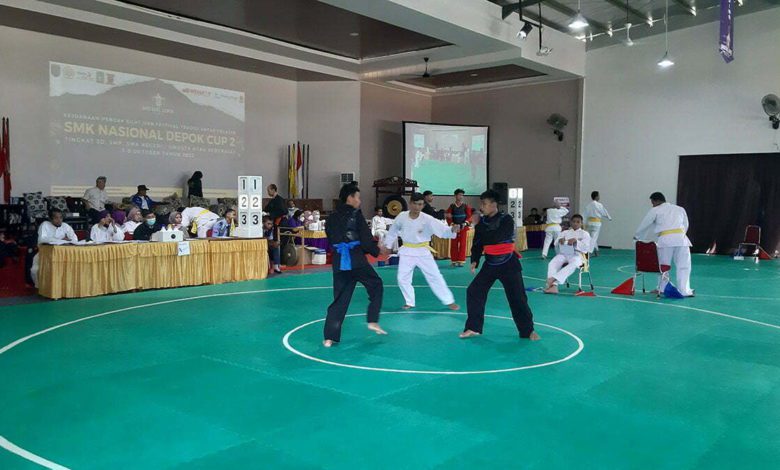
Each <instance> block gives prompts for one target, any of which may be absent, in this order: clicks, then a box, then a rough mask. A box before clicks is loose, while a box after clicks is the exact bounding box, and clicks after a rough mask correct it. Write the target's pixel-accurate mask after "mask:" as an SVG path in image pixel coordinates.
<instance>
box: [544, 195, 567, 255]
mask: <svg viewBox="0 0 780 470" xmlns="http://www.w3.org/2000/svg"><path fill="white" fill-rule="evenodd" d="M568 213H569V209H567V208H565V207H561V203H560V202H558V201H555V207H551V208H549V209H547V225H545V227H544V243H543V244H542V258H545V259H546V258H547V252H548V251H549V250H550V245H551V244H553V243H555V240H557V239H558V235H560V233H561V222H563V217H564V216H565V215H566V214H568Z"/></svg>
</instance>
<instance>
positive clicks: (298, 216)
mask: <svg viewBox="0 0 780 470" xmlns="http://www.w3.org/2000/svg"><path fill="white" fill-rule="evenodd" d="M281 226H282V227H284V228H292V229H297V228H298V227H303V211H302V210H300V209H298V210H296V211H295V212H294V213H293V215H292V217H290V216H287V217H284V218H282V223H281Z"/></svg>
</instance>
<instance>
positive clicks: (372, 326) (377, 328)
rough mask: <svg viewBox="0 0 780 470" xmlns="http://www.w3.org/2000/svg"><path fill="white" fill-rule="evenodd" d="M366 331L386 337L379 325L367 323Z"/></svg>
mask: <svg viewBox="0 0 780 470" xmlns="http://www.w3.org/2000/svg"><path fill="white" fill-rule="evenodd" d="M368 329H369V330H371V331H373V332H374V333H376V334H378V335H386V334H387V331H385V330H383V329H382V328H381V327H380V326H379V323H369V324H368Z"/></svg>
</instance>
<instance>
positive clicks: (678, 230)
mask: <svg viewBox="0 0 780 470" xmlns="http://www.w3.org/2000/svg"><path fill="white" fill-rule="evenodd" d="M673 233H685V230H683V229H681V228H673V229H672V230H664V231H663V232H661V233H659V234H658V236H660V237H663V236H664V235H671V234H673Z"/></svg>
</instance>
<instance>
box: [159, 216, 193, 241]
mask: <svg viewBox="0 0 780 470" xmlns="http://www.w3.org/2000/svg"><path fill="white" fill-rule="evenodd" d="M165 228H166V229H167V230H178V231H180V232H181V233H183V234H184V238H190V234H189V232H187V227H185V226H183V225H182V224H181V212H179V211H173V212H171V213H170V215H169V216H168V225H167V226H166V227H165Z"/></svg>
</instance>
